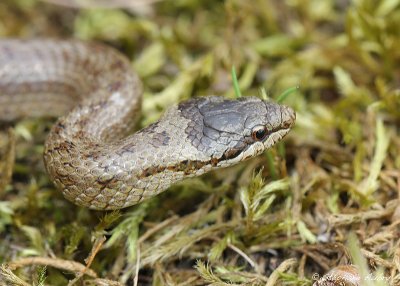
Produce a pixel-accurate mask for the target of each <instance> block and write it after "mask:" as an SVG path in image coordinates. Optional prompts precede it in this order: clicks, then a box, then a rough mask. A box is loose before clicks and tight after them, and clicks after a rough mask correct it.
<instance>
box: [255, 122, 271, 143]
mask: <svg viewBox="0 0 400 286" xmlns="http://www.w3.org/2000/svg"><path fill="white" fill-rule="evenodd" d="M267 135H268V132H267V129H266V128H265V126H261V125H260V126H256V127H254V128H253V131H252V132H251V137H252V138H253V140H255V141H262V140H264V139H265V137H267Z"/></svg>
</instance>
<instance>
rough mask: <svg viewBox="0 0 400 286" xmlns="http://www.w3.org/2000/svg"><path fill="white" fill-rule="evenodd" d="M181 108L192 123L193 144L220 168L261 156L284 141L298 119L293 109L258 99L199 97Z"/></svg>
mask: <svg viewBox="0 0 400 286" xmlns="http://www.w3.org/2000/svg"><path fill="white" fill-rule="evenodd" d="M178 108H179V110H180V111H181V114H182V115H183V117H185V118H186V119H188V120H190V121H189V124H188V127H187V128H186V129H185V132H186V134H187V135H188V138H189V140H190V142H191V144H192V145H193V146H195V147H196V148H197V149H198V150H199V151H200V152H203V153H205V155H206V156H207V157H209V158H211V159H212V160H213V162H216V164H214V165H216V166H218V167H226V166H230V165H233V164H236V163H238V162H240V161H243V160H245V159H248V158H251V157H254V156H257V155H259V154H261V153H262V152H263V151H264V150H265V149H268V148H270V147H271V146H273V145H274V144H275V143H276V142H278V141H279V140H281V139H282V138H283V137H284V136H285V135H286V134H287V133H288V132H289V131H290V129H291V128H292V127H293V125H294V123H295V120H296V114H295V112H294V111H293V109H291V108H290V107H287V106H284V105H280V104H277V103H274V102H271V101H265V100H262V99H260V98H257V97H242V98H240V99H237V100H228V99H223V98H221V97H207V98H199V99H195V100H191V101H188V102H186V103H182V104H181V105H179V107H178Z"/></svg>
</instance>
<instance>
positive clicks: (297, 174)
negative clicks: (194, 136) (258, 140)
mask: <svg viewBox="0 0 400 286" xmlns="http://www.w3.org/2000/svg"><path fill="white" fill-rule="evenodd" d="M77 3H81V6H79V5H78V4H77ZM61 4H64V5H61ZM399 27H400V0H353V1H350V0H340V1H334V0H284V1H280V0H253V1H248V0H226V1H215V0H203V1H199V0H175V1H168V0H164V1H150V0H142V1H128V0H109V1H67V0H43V1H39V0H2V1H1V2H0V36H1V37H28V38H32V37H34V38H37V37H63V38H65V37H76V38H80V39H85V40H96V41H102V42H105V43H108V44H110V45H112V46H114V47H116V48H118V49H119V50H120V51H122V52H123V53H124V54H126V55H127V56H128V57H129V58H130V59H131V60H132V67H133V68H135V69H136V71H137V72H138V73H139V74H140V76H141V78H142V80H143V82H144V86H145V99H144V102H143V113H142V120H141V123H140V124H141V126H145V125H147V124H149V123H150V122H153V121H155V120H156V119H157V118H158V117H159V116H160V114H162V112H163V111H164V110H165V108H167V107H168V106H170V105H171V104H173V103H176V102H179V101H181V100H184V99H187V98H189V97H194V96H202V95H209V94H217V95H222V96H225V97H230V98H234V97H235V96H236V95H235V89H236V94H237V93H238V91H239V90H240V92H239V94H240V93H241V94H242V95H241V96H247V95H259V96H266V95H267V94H268V96H269V97H271V98H273V99H275V100H277V99H278V97H279V95H280V94H281V95H282V96H281V97H279V100H281V101H282V100H284V103H285V104H287V105H290V106H292V107H293V108H294V109H295V110H296V112H297V123H296V127H295V128H294V130H292V132H291V133H290V134H289V136H287V137H286V138H285V140H284V141H283V143H281V144H279V145H278V146H277V147H275V148H273V149H271V150H269V151H268V152H266V154H264V155H261V156H259V157H257V158H254V159H252V160H250V161H247V162H244V163H242V164H240V165H238V166H235V167H232V168H229V169H224V170H221V171H218V172H213V173H210V174H207V175H205V176H202V177H200V178H196V179H192V180H189V181H185V182H183V183H180V184H178V185H176V186H173V187H172V188H171V189H170V190H169V191H167V192H165V193H163V194H161V195H159V196H157V197H156V198H154V199H151V200H149V201H147V202H144V203H142V204H140V205H138V206H134V207H131V208H128V209H124V210H121V211H117V212H96V211H90V210H88V209H85V208H81V207H77V206H75V205H73V204H71V203H69V202H68V201H67V200H65V199H64V198H63V197H62V195H61V193H60V192H58V191H57V190H56V189H55V187H54V186H53V185H52V183H51V182H50V181H49V179H48V176H47V174H46V172H45V170H44V166H43V163H42V150H43V142H44V138H45V136H46V134H47V132H48V130H49V127H50V126H51V124H52V122H54V121H53V120H49V119H40V120H28V119H27V120H24V121H22V122H18V123H16V124H15V125H14V128H13V131H7V129H6V128H3V129H2V130H3V131H4V132H3V133H2V135H1V136H0V146H3V148H2V149H1V150H2V151H0V155H1V156H2V158H3V159H0V174H2V175H3V177H1V178H0V199H1V201H0V239H1V243H0V263H3V264H2V265H1V268H0V284H1V285H24V286H25V285H180V286H183V285H218V286H221V285H312V284H313V282H314V281H313V279H314V278H316V277H317V275H316V273H319V274H321V275H322V274H324V273H326V272H327V271H329V270H330V269H332V268H333V267H335V266H337V265H343V264H351V263H352V264H356V265H357V266H358V267H359V268H360V269H361V272H362V273H364V274H365V273H368V272H370V273H371V275H372V276H371V277H372V278H371V279H370V280H368V281H367V280H366V281H364V284H365V285H400V250H399V249H400V239H399V237H400V229H399V225H400V207H399V205H400V204H399V195H400V171H399V170H400V134H399V130H400V89H399V85H400V49H399V47H400V29H399ZM232 66H234V67H235V69H236V74H237V77H238V82H237V83H238V87H236V88H234V85H233V84H232V80H231V72H232ZM297 86H298V87H299V88H298V89H296V91H294V92H293V87H297ZM288 89H289V90H288ZM285 90H288V92H285ZM290 92H292V93H291V94H290V95H289V96H286V94H287V93H290ZM3 127H6V126H4V125H3ZM7 134H8V135H7ZM13 134H15V135H13ZM2 138H8V139H2ZM14 142H15V145H14ZM14 146H15V148H14ZM14 149H15V150H14ZM3 150H4V151H3ZM14 152H15V155H16V156H15V157H16V160H15V163H14V164H13V160H12V159H10V158H12V155H13V154H14ZM10 170H12V173H13V174H12V179H11V181H10V182H9V183H8V184H7V183H5V182H7V181H8V180H7V177H8V175H7V174H10ZM375 278H376V279H375Z"/></svg>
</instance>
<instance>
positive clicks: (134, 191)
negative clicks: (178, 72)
mask: <svg viewBox="0 0 400 286" xmlns="http://www.w3.org/2000/svg"><path fill="white" fill-rule="evenodd" d="M141 95H142V85H141V82H140V80H139V78H138V76H137V75H136V74H135V73H134V72H133V71H132V68H131V64H130V62H129V60H128V59H127V58H126V57H125V56H124V55H122V54H120V53H119V52H118V51H116V50H114V49H113V48H111V47H108V46H105V45H102V44H98V43H87V42H82V41H78V40H49V39H40V40H17V39H1V40H0V121H7V122H11V121H15V120H18V119H19V118H22V117H26V116H29V117H40V116H51V117H59V119H58V121H57V122H56V123H55V125H54V126H53V127H52V129H51V131H50V133H49V135H48V138H47V140H46V142H45V150H44V163H45V166H46V169H47V171H48V174H49V176H50V178H51V180H52V181H53V182H54V183H55V185H56V186H57V187H58V188H59V189H60V190H62V193H63V195H64V196H65V197H66V198H67V199H68V200H70V201H72V202H74V203H76V204H78V205H81V206H85V207H89V208H92V209H99V210H108V209H119V208H124V207H127V206H131V205H134V204H136V203H139V202H141V201H143V200H145V199H146V198H149V197H152V196H154V195H156V194H158V193H160V192H162V191H164V190H165V189H167V188H168V187H169V186H170V185H171V184H173V183H175V182H177V181H180V180H182V179H184V178H187V177H193V176H199V175H201V174H203V173H205V172H208V171H210V170H213V169H217V168H220V167H227V166H231V165H233V164H236V163H238V162H241V161H243V160H245V159H247V158H250V157H253V156H256V155H258V154H260V153H262V152H263V151H264V150H265V149H266V148H269V147H271V146H272V145H273V144H275V143H276V142H277V141H279V140H280V139H281V138H283V137H284V136H285V135H286V134H287V133H288V132H289V130H290V129H291V127H292V126H293V124H294V122H295V112H294V111H293V110H292V109H291V108H289V107H286V106H283V105H279V104H277V103H273V102H270V101H264V100H261V99H259V98H257V97H250V96H249V97H242V98H240V99H237V100H228V99H224V98H222V97H218V96H208V97H198V98H195V99H192V100H189V101H186V102H182V103H180V104H179V105H176V106H173V107H170V108H169V109H168V110H167V111H166V112H165V114H164V115H163V116H162V117H161V119H160V120H159V121H158V122H156V123H153V124H151V125H149V126H147V127H146V128H144V129H141V130H139V131H137V132H136V133H134V132H132V129H133V127H134V125H135V122H136V120H135V118H137V114H138V113H139V109H140V104H141ZM60 116H61V117H60Z"/></svg>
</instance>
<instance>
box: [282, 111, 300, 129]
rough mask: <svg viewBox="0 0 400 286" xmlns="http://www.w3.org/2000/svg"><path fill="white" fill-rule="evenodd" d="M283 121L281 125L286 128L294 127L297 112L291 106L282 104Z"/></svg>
mask: <svg viewBox="0 0 400 286" xmlns="http://www.w3.org/2000/svg"><path fill="white" fill-rule="evenodd" d="M281 114H282V122H281V126H282V128H284V129H289V128H292V127H293V125H294V123H295V122H296V112H295V111H294V110H293V109H292V108H290V107H289V106H285V105H282V106H281Z"/></svg>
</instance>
